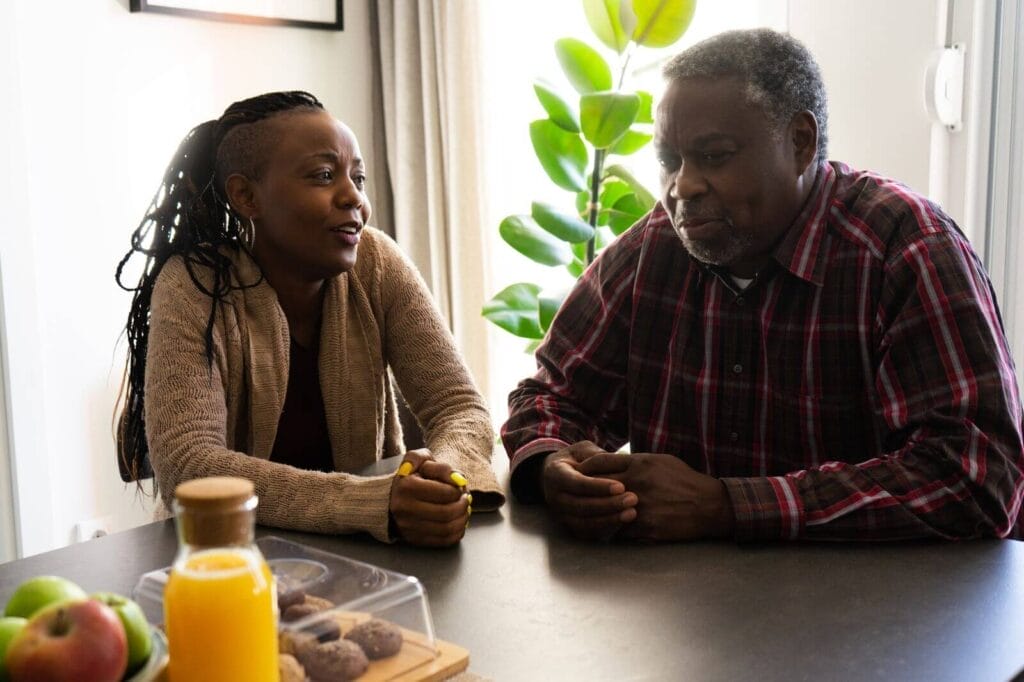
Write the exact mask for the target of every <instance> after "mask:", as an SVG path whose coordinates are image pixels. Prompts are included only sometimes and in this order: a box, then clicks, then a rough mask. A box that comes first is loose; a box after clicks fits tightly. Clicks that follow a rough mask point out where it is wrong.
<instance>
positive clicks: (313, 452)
mask: <svg viewBox="0 0 1024 682" xmlns="http://www.w3.org/2000/svg"><path fill="white" fill-rule="evenodd" d="M318 352H319V349H318V348H317V347H315V346H314V347H313V348H303V347H302V346H300V345H299V344H297V343H296V342H295V340H294V339H292V342H291V359H290V361H289V363H288V393H287V394H286V395H285V398H284V410H283V411H282V412H281V421H279V422H278V423H277V438H276V439H275V440H274V449H273V450H272V451H271V453H270V461H271V462H282V463H284V464H290V465H292V466H293V467H298V468H300V469H311V470H314V471H334V458H333V457H332V455H331V439H330V436H329V435H328V433H327V414H326V413H325V412H324V399H323V396H322V395H321V393H320V372H319V367H318V366H317V355H318Z"/></svg>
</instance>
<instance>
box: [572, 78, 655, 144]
mask: <svg viewBox="0 0 1024 682" xmlns="http://www.w3.org/2000/svg"><path fill="white" fill-rule="evenodd" d="M639 109H640V98H639V97H637V96H636V95H634V94H632V93H620V92H594V93H590V94H588V95H583V96H582V97H580V127H581V128H582V129H583V137H585V138H587V141H588V142H590V144H592V145H594V146H595V147H597V148H598V149H606V148H608V147H610V146H611V145H612V144H613V143H614V142H615V141H616V140H618V139H619V138H620V137H622V135H623V134H624V133H625V132H626V131H627V130H629V126H631V125H633V121H635V120H636V112H637V111H638V110H639Z"/></svg>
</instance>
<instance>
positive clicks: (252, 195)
mask: <svg viewBox="0 0 1024 682" xmlns="http://www.w3.org/2000/svg"><path fill="white" fill-rule="evenodd" d="M254 190H255V188H254V187H253V183H252V180H250V179H249V178H247V177H245V176H244V175H242V174H241V173H232V174H231V175H229V176H228V179H227V180H225V181H224V192H225V193H226V194H227V195H228V196H227V200H228V203H229V204H231V208H233V209H235V210H236V211H238V212H239V213H240V214H241V215H243V216H245V217H246V218H255V217H256V216H257V215H258V214H259V206H258V204H257V201H256V192H255V191H254Z"/></svg>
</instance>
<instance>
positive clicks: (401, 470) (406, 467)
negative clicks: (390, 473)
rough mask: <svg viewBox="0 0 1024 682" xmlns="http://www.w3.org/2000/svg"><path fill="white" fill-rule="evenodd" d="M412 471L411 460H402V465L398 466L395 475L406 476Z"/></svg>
mask: <svg viewBox="0 0 1024 682" xmlns="http://www.w3.org/2000/svg"><path fill="white" fill-rule="evenodd" d="M411 473H412V462H402V466H400V467H398V473H397V474H396V475H397V476H408V475H409V474H411Z"/></svg>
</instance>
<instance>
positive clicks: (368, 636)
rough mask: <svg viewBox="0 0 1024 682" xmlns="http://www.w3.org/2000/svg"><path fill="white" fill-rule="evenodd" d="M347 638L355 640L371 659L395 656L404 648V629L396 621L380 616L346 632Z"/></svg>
mask: <svg viewBox="0 0 1024 682" xmlns="http://www.w3.org/2000/svg"><path fill="white" fill-rule="evenodd" d="M345 639H347V640H350V641H352V642H355V643H356V644H358V645H359V646H360V648H361V649H362V650H363V651H364V652H365V653H366V657H367V658H369V659H371V660H374V661H375V660H377V659H378V658H387V657H388V656H394V655H395V654H397V653H398V650H399V649H401V648H402V631H401V629H399V627H398V626H397V625H395V624H394V623H389V622H388V621H386V620H381V619H380V618H374V619H372V620H368V621H365V622H363V623H360V624H359V625H357V626H355V627H354V628H352V629H351V630H349V631H348V632H347V633H346V634H345Z"/></svg>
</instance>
